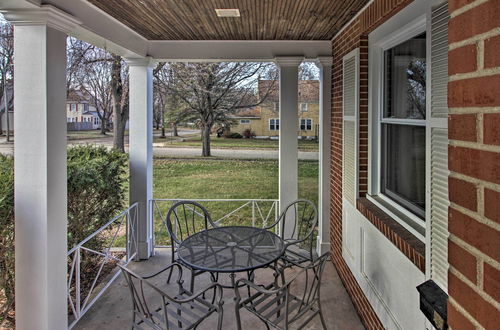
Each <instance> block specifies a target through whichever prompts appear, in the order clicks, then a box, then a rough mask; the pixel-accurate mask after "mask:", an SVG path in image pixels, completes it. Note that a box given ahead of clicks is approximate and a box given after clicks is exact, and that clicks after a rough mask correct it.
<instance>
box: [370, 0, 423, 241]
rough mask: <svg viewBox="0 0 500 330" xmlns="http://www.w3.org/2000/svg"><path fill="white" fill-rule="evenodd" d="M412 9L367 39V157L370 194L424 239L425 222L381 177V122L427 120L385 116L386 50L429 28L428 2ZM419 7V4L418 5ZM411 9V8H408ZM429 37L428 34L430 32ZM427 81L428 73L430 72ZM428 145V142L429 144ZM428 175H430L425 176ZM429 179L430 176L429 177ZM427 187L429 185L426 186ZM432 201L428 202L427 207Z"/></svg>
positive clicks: (393, 216)
mask: <svg viewBox="0 0 500 330" xmlns="http://www.w3.org/2000/svg"><path fill="white" fill-rule="evenodd" d="M414 4H415V6H412V7H414V8H411V9H412V10H404V11H403V12H400V13H399V14H401V15H399V14H398V15H396V16H394V17H393V18H391V19H390V20H388V21H387V22H385V23H384V24H382V25H381V26H380V27H379V28H377V29H376V30H374V31H373V32H372V33H371V34H370V35H369V39H368V45H369V65H368V68H369V73H368V76H369V81H368V90H369V93H368V98H369V101H368V107H369V110H368V111H369V114H370V115H369V119H368V120H369V123H368V127H369V131H370V132H369V134H368V138H369V143H368V158H369V159H368V161H369V165H370V166H371V167H370V171H368V195H367V198H368V199H370V201H372V202H373V203H374V204H376V205H377V206H379V207H380V208H381V209H382V210H383V211H384V212H386V213H388V214H389V215H390V216H391V217H392V218H394V219H395V220H396V221H398V222H399V223H400V224H401V225H402V226H403V227H405V228H406V229H407V230H409V231H410V232H411V233H412V234H414V235H415V236H416V237H417V238H418V239H419V240H421V241H422V242H425V231H426V226H427V224H426V222H425V220H423V219H421V218H420V217H418V216H417V215H416V214H414V213H412V212H411V211H409V210H408V209H406V208H404V207H403V206H401V205H400V204H398V203H397V202H395V201H394V200H392V199H390V198H389V197H387V196H385V195H384V194H382V193H381V187H380V181H381V180H380V179H381V169H382V166H381V165H382V155H381V154H382V134H381V126H382V123H398V124H407V125H418V126H424V127H425V124H426V120H414V119H412V120H406V119H387V118H385V119H384V118H383V117H382V116H383V105H384V94H383V92H384V90H383V88H384V51H385V50H387V49H390V48H392V47H394V46H397V45H399V44H401V43H403V42H405V41H407V40H409V39H411V38H413V37H415V36H418V35H419V34H422V33H424V32H426V25H427V24H426V11H427V10H426V4H425V2H424V1H417V2H415V3H414ZM415 7H416V8H415ZM406 9H408V8H406ZM427 37H428V36H427ZM426 79H427V84H428V83H429V74H427V77H426ZM427 147H428V146H427V145H426V148H427ZM426 179H427V178H426ZM426 182H427V180H426ZM426 191H427V187H426ZM428 207H429V205H426V208H428Z"/></svg>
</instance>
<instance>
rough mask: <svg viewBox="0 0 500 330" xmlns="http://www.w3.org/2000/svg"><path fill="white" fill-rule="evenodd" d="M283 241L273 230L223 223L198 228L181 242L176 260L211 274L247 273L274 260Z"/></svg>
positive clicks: (282, 250) (233, 281) (280, 250)
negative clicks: (223, 225) (206, 228)
mask: <svg viewBox="0 0 500 330" xmlns="http://www.w3.org/2000/svg"><path fill="white" fill-rule="evenodd" d="M284 251H285V243H284V242H283V240H282V239H281V238H280V237H279V236H278V235H276V234H275V233H273V232H270V231H268V230H266V229H262V228H256V227H248V226H226V227H217V228H212V229H208V230H203V231H200V232H198V233H196V234H193V235H191V236H189V237H188V238H186V239H185V240H184V241H182V242H181V244H180V245H179V247H178V249H177V255H178V257H179V259H180V260H181V261H182V262H183V263H185V264H186V265H188V266H190V267H192V268H194V269H199V270H204V271H208V272H210V273H229V276H230V278H231V285H232V286H231V287H234V283H235V273H239V272H249V274H251V273H252V272H253V271H254V270H255V269H257V268H263V267H266V266H268V265H270V264H271V263H273V262H276V261H277V260H278V259H279V257H281V256H282V255H283V253H284Z"/></svg>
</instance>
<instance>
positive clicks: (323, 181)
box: [316, 56, 333, 254]
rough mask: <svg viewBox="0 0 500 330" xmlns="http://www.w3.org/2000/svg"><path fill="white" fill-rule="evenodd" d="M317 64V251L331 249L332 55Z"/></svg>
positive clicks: (320, 59) (321, 59)
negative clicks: (318, 74) (318, 122)
mask: <svg viewBox="0 0 500 330" xmlns="http://www.w3.org/2000/svg"><path fill="white" fill-rule="evenodd" d="M316 65H317V66H318V68H319V70H320V76H319V84H320V89H319V120H320V124H319V187H318V188H319V193H318V223H319V231H318V239H317V251H318V253H319V254H323V253H325V252H327V251H330V159H331V155H330V147H331V117H332V116H331V109H332V65H333V58H332V57H331V56H322V57H319V58H318V60H317V61H316Z"/></svg>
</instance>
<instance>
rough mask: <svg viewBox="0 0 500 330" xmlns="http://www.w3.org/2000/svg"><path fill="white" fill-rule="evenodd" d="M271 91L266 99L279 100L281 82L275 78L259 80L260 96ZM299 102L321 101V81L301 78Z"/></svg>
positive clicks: (270, 100)
mask: <svg viewBox="0 0 500 330" xmlns="http://www.w3.org/2000/svg"><path fill="white" fill-rule="evenodd" d="M269 88H271V90H270V91H269V95H268V96H267V99H266V101H269V102H278V101H279V83H278V82H277V81H275V80H259V97H261V98H262V97H264V96H265V94H266V92H267V91H268V90H269ZM299 102H319V81H318V80H299Z"/></svg>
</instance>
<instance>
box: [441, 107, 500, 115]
mask: <svg viewBox="0 0 500 330" xmlns="http://www.w3.org/2000/svg"><path fill="white" fill-rule="evenodd" d="M499 112H500V107H467V108H465V107H464V108H461V107H453V108H448V113H449V114H454V113H456V114H468V113H499Z"/></svg>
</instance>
